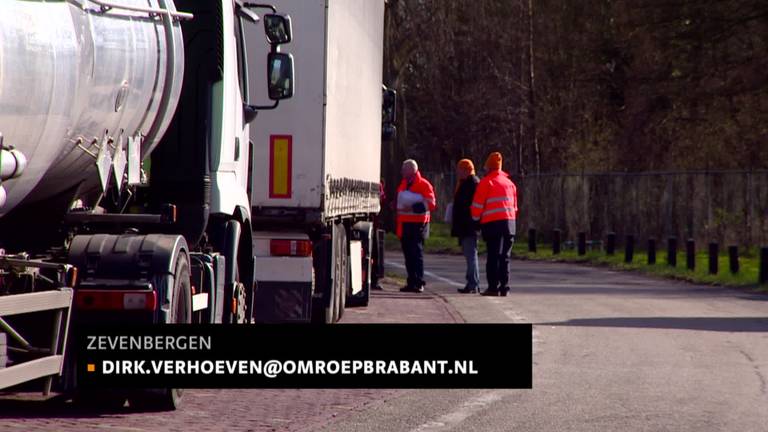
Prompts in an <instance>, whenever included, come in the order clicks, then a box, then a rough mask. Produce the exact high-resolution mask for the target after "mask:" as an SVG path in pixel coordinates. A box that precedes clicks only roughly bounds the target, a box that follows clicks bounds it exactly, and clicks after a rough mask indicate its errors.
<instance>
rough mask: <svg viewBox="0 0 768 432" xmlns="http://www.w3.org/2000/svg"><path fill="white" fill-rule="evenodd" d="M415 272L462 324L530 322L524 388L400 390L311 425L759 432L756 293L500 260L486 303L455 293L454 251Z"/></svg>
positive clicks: (763, 331) (761, 369)
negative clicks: (501, 275)
mask: <svg viewBox="0 0 768 432" xmlns="http://www.w3.org/2000/svg"><path fill="white" fill-rule="evenodd" d="M390 255H393V256H390V257H387V259H388V260H389V262H390V269H391V271H398V272H401V273H402V272H403V270H402V261H400V260H399V257H398V256H396V254H395V253H392V254H390ZM426 268H427V269H428V275H427V276H428V278H427V279H428V286H427V290H428V292H431V293H433V294H435V295H438V296H440V297H442V298H443V299H445V300H446V301H447V302H448V303H449V304H450V305H452V306H453V307H454V308H455V310H456V311H458V313H459V314H460V315H461V317H462V318H463V319H464V320H466V321H467V322H531V323H533V324H534V377H533V383H534V384H533V386H534V388H533V390H494V391H490V390H485V391H483V390H477V391H466V390H451V391H435V390H421V391H415V392H409V393H406V394H403V395H401V396H400V397H397V398H394V399H391V400H388V401H386V402H385V403H379V404H376V405H374V406H372V407H371V408H370V409H366V410H363V411H358V412H355V413H352V414H350V415H347V416H344V417H340V418H339V419H337V420H336V421H335V422H332V423H331V424H329V425H327V426H326V427H325V428H324V429H322V430H326V431H339V432H343V431H360V430H366V431H418V432H427V431H429V432H438V431H697V432H698V431H768V296H766V295H756V294H751V293H747V292H742V291H736V290H731V289H723V288H717V287H708V286H697V285H690V284H686V283H678V282H672V281H667V280H661V279H651V278H647V277H642V276H638V275H633V274H628V273H618V272H613V271H608V270H603V269H594V268H588V267H581V266H575V265H566V264H548V263H535V262H522V261H513V272H512V281H513V283H512V284H511V285H512V292H511V293H510V296H509V297H496V298H485V297H480V296H477V295H462V294H458V293H456V288H457V287H461V286H463V285H464V280H463V277H464V276H463V275H464V263H463V258H462V257H457V256H428V257H427V258H426ZM481 273H482V272H481ZM498 343H499V351H500V353H503V352H507V353H510V352H511V348H512V347H505V346H504V341H498ZM507 355H513V354H507Z"/></svg>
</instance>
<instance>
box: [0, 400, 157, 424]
mask: <svg viewBox="0 0 768 432" xmlns="http://www.w3.org/2000/svg"><path fill="white" fill-rule="evenodd" d="M5 397H6V396H5V395H3V394H0V419H14V418H15V419H22V418H49V419H54V418H69V419H78V418H101V417H116V416H120V415H123V414H134V413H137V412H139V411H137V410H135V409H131V408H130V407H122V408H120V407H114V406H113V407H107V406H104V407H90V406H85V405H82V404H76V403H74V402H72V401H68V400H67V399H66V398H64V397H53V398H50V399H45V400H42V399H38V398H34V399H16V398H10V399H9V398H5ZM150 413H152V412H150ZM0 429H1V428H0Z"/></svg>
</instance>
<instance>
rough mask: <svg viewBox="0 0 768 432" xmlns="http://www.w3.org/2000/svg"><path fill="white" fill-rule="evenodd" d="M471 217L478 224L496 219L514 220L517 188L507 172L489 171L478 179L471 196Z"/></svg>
mask: <svg viewBox="0 0 768 432" xmlns="http://www.w3.org/2000/svg"><path fill="white" fill-rule="evenodd" d="M471 211H472V219H474V220H479V221H480V224H481V225H482V224H485V223H488V222H493V221H498V220H515V217H516V216H517V188H516V187H515V184H514V183H512V180H510V179H509V174H507V173H505V172H504V171H502V170H495V171H491V172H490V173H489V174H488V175H487V176H485V177H483V179H482V180H480V183H478V185H477V190H475V196H474V198H472V208H471Z"/></svg>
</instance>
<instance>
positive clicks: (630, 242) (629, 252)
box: [624, 234, 635, 264]
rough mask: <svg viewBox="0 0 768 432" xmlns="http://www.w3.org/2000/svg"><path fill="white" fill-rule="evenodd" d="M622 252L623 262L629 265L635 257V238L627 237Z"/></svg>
mask: <svg viewBox="0 0 768 432" xmlns="http://www.w3.org/2000/svg"><path fill="white" fill-rule="evenodd" d="M625 246H626V248H625V250H624V262H625V263H627V264H629V263H631V262H632V259H633V258H634V256H635V236H633V235H631V234H630V235H628V236H627V241H626V245H625Z"/></svg>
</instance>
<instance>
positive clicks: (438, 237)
mask: <svg viewBox="0 0 768 432" xmlns="http://www.w3.org/2000/svg"><path fill="white" fill-rule="evenodd" d="M385 247H386V248H387V250H390V251H399V250H400V241H399V240H398V238H397V236H395V234H394V233H387V235H386V239H385ZM478 249H479V251H480V253H481V254H484V253H485V251H486V249H485V244H484V242H483V241H482V240H480V241H479V242H478ZM424 251H425V252H427V253H442V254H456V255H461V247H460V246H459V244H458V240H457V239H456V238H455V237H451V235H450V227H449V226H448V225H447V224H445V223H441V222H432V223H431V226H430V236H429V238H428V239H427V241H426V242H425V244H424ZM616 252H617V253H616V254H615V255H613V256H609V255H606V254H605V252H603V251H602V250H593V251H587V253H586V255H583V256H580V255H578V253H577V252H576V250H574V249H566V250H563V251H561V253H560V254H558V255H553V254H552V249H551V246H549V245H542V244H540V245H538V250H537V252H529V251H528V243H527V242H524V241H518V242H516V243H515V245H514V247H513V248H512V256H513V257H514V258H518V259H527V260H536V261H550V262H567V263H577V264H587V265H595V266H601V267H608V268H611V269H614V270H625V271H635V272H639V273H642V274H648V275H653V276H659V277H664V278H670V279H677V280H684V281H688V282H693V283H698V284H709V285H724V286H732V287H740V288H755V289H757V290H758V291H762V292H768V285H766V284H764V285H758V283H757V281H758V272H759V266H758V258H757V253H756V251H755V250H748V251H745V253H744V256H741V257H739V272H738V273H731V272H730V271H729V269H728V256H727V255H724V254H721V255H720V256H719V257H718V269H719V271H718V273H717V274H716V275H712V274H709V257H708V255H707V254H706V253H704V252H700V253H698V254H696V266H695V269H694V270H693V271H691V270H688V269H687V268H686V261H685V251H680V252H679V253H678V256H677V266H676V267H671V266H669V265H668V264H667V260H666V251H665V250H660V251H657V253H656V264H653V265H648V264H647V263H648V254H647V253H646V252H645V251H635V254H634V258H633V260H632V262H631V263H626V262H624V251H623V249H618V248H617V251H616Z"/></svg>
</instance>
